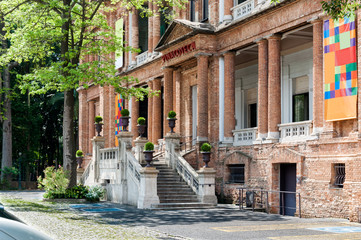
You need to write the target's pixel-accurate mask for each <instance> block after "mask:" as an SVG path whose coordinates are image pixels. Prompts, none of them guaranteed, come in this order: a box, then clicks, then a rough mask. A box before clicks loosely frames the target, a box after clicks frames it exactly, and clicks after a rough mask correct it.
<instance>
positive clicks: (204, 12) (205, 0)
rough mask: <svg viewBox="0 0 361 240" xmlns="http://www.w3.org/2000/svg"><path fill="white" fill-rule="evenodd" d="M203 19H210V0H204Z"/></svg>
mask: <svg viewBox="0 0 361 240" xmlns="http://www.w3.org/2000/svg"><path fill="white" fill-rule="evenodd" d="M202 15H203V20H202V22H205V21H207V20H208V0H203V14H202Z"/></svg>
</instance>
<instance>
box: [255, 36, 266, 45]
mask: <svg viewBox="0 0 361 240" xmlns="http://www.w3.org/2000/svg"><path fill="white" fill-rule="evenodd" d="M253 42H254V43H257V44H258V45H259V44H261V43H264V42H267V38H265V37H260V38H257V39H256V40H254V41H253Z"/></svg>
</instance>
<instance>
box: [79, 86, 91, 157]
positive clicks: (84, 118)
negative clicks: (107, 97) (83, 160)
mask: <svg viewBox="0 0 361 240" xmlns="http://www.w3.org/2000/svg"><path fill="white" fill-rule="evenodd" d="M78 93H79V149H81V150H82V151H83V152H84V153H85V154H86V153H90V151H91V148H89V144H88V141H89V130H88V124H89V120H88V117H89V115H88V104H87V102H86V99H87V91H86V90H85V89H84V88H83V87H80V88H79V90H78Z"/></svg>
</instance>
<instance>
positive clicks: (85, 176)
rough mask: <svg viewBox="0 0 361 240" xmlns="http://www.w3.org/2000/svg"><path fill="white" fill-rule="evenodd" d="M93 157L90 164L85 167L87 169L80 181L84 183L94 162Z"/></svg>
mask: <svg viewBox="0 0 361 240" xmlns="http://www.w3.org/2000/svg"><path fill="white" fill-rule="evenodd" d="M93 161H94V160H93V158H91V159H90V161H89V163H88V165H87V166H86V168H85V171H84V172H83V174H82V175H81V177H80V183H81V184H84V183H85V180H86V179H87V178H88V177H89V172H90V165H91V164H92V163H93Z"/></svg>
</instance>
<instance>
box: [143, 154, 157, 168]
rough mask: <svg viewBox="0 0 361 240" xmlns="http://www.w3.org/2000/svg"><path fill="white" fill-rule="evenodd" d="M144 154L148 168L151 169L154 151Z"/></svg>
mask: <svg viewBox="0 0 361 240" xmlns="http://www.w3.org/2000/svg"><path fill="white" fill-rule="evenodd" d="M143 153H144V160H145V161H146V162H147V165H146V167H151V165H150V163H151V162H152V160H153V153H154V151H143Z"/></svg>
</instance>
